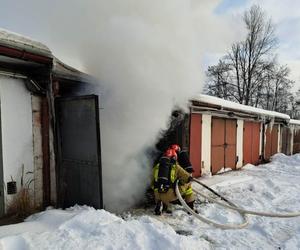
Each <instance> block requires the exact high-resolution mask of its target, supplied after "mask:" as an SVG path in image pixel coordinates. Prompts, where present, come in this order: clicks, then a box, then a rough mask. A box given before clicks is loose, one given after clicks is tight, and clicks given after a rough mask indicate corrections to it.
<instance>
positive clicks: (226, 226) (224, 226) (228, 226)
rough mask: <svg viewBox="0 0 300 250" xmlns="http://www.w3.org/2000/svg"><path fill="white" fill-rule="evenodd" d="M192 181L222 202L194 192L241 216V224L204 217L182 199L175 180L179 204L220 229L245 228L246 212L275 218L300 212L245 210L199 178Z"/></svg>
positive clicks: (288, 216) (286, 216) (291, 215)
mask: <svg viewBox="0 0 300 250" xmlns="http://www.w3.org/2000/svg"><path fill="white" fill-rule="evenodd" d="M192 181H194V182H196V183H198V184H200V185H201V186H203V187H204V188H206V189H208V190H209V191H210V192H212V193H214V194H215V195H216V196H218V197H219V198H221V199H222V200H223V201H225V202H226V203H227V204H226V203H224V202H220V201H218V200H216V199H214V198H211V197H209V196H208V195H206V194H204V193H202V192H200V191H195V193H196V194H198V195H200V196H202V197H204V198H205V199H207V200H208V201H210V202H213V203H216V204H218V205H220V206H223V207H225V208H228V209H231V210H235V211H237V212H238V213H239V214H240V216H241V217H242V218H243V223H241V224H220V223H217V222H215V221H212V220H210V219H207V218H205V217H204V216H202V215H200V214H197V213H196V212H195V211H194V210H193V209H191V208H190V207H189V206H188V205H187V204H186V202H185V201H184V199H183V198H182V196H181V194H180V191H179V188H178V181H177V182H176V187H175V192H176V195H177V197H178V199H179V201H180V203H181V205H182V206H183V207H184V208H185V209H186V210H187V211H188V212H189V213H191V214H192V215H194V216H195V217H196V218H197V219H199V220H201V221H203V222H205V223H207V224H210V225H212V226H215V227H218V228H221V229H241V228H245V227H246V226H247V225H248V224H249V222H248V220H247V216H246V215H247V214H251V215H258V216H264V217H277V218H290V217H297V216H300V212H289V213H271V212H257V211H251V210H247V209H243V208H241V207H239V206H237V205H235V204H234V203H233V202H231V201H229V200H227V199H226V198H224V197H223V196H222V195H220V194H219V193H217V192H216V191H214V190H213V189H211V188H209V187H208V186H206V185H205V184H204V183H202V182H200V181H199V180H197V179H195V178H193V180H192Z"/></svg>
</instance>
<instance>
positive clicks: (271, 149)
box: [265, 125, 278, 160]
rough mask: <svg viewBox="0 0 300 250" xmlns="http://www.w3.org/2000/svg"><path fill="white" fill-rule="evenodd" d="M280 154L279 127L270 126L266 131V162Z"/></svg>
mask: <svg viewBox="0 0 300 250" xmlns="http://www.w3.org/2000/svg"><path fill="white" fill-rule="evenodd" d="M276 153H278V125H273V127H272V130H271V129H270V126H268V128H267V130H266V144H265V160H269V159H270V157H271V156H272V155H274V154H276Z"/></svg>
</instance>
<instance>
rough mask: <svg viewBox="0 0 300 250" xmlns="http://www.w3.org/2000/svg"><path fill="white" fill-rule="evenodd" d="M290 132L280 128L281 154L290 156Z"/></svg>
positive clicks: (287, 129)
mask: <svg viewBox="0 0 300 250" xmlns="http://www.w3.org/2000/svg"><path fill="white" fill-rule="evenodd" d="M291 136H292V135H291V130H290V129H289V128H287V127H282V137H281V139H282V148H281V152H282V153H284V154H286V155H290V154H291Z"/></svg>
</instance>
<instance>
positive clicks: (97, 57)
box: [16, 0, 218, 211]
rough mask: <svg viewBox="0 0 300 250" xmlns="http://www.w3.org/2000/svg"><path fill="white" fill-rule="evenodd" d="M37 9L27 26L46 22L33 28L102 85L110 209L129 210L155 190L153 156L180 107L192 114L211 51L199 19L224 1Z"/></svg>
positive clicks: (37, 4) (75, 3)
mask: <svg viewBox="0 0 300 250" xmlns="http://www.w3.org/2000/svg"><path fill="white" fill-rule="evenodd" d="M30 2H32V6H34V8H33V9H34V13H33V11H32V10H30V9H28V6H31V5H30V4H28V2H26V4H25V3H24V6H19V8H20V9H22V11H23V13H31V14H32V15H29V14H28V15H27V16H26V18H27V19H28V18H29V17H31V18H35V20H38V21H37V22H36V21H35V20H34V21H33V19H32V23H30V25H31V26H30V27H35V28H36V29H40V32H44V33H45V32H46V33H47V34H51V35H50V36H49V35H48V38H47V39H46V40H48V42H47V43H48V44H49V42H50V45H51V44H55V47H56V48H55V49H56V51H57V52H58V56H59V55H63V57H66V55H68V56H67V57H72V56H74V57H76V58H78V60H77V61H78V62H80V64H81V65H82V67H83V69H84V70H86V71H87V72H88V73H90V74H92V75H94V76H95V77H96V78H97V80H98V81H99V93H100V92H101V96H100V98H101V108H102V109H101V111H100V116H101V136H102V138H101V139H102V157H103V158H102V163H103V181H104V183H103V184H104V203H105V206H106V208H108V209H110V210H113V211H121V210H123V209H126V208H128V207H130V206H132V205H133V204H135V203H136V202H137V201H139V200H140V198H141V197H142V196H143V194H144V191H145V188H146V186H147V184H149V176H150V174H151V169H152V166H150V165H149V164H150V162H149V160H148V159H147V156H146V154H145V151H146V150H147V149H148V148H149V147H152V146H153V145H154V143H155V141H156V139H157V136H158V133H159V131H160V130H161V129H165V128H166V127H167V122H168V119H169V117H170V114H171V111H172V109H173V107H174V106H175V105H179V106H182V107H186V105H187V101H188V99H189V98H190V97H191V96H193V95H195V94H196V93H198V92H200V90H201V84H202V82H203V80H202V79H201V71H202V69H201V56H200V54H201V51H203V47H204V46H203V45H202V44H201V39H202V37H201V36H200V39H199V29H197V30H196V29H195V13H196V12H197V13H198V17H199V16H201V8H202V9H203V10H205V7H206V4H207V5H208V6H211V5H212V2H218V1H202V2H203V4H202V5H199V4H198V3H197V2H199V1H193V0H184V1H183V0H163V1H162V0H152V1H149V0H126V1H124V0H112V1H104V0H101V1H95V0H87V1H80V0H72V1H71V0H70V1H58V0H54V1H49V2H51V4H50V3H43V1H37V0H32V1H30ZM22 4H23V3H20V5H22ZM46 5H48V6H46ZM211 8H212V7H211ZM26 9H27V11H26ZM67 10H68V11H67ZM196 10H197V11H196ZM16 16H17V17H18V18H20V16H18V15H16ZM203 16H204V17H205V18H208V15H203ZM197 20H198V21H199V20H200V19H199V18H198V19H197ZM39 25H40V26H39ZM201 25H202V24H201ZM204 25H206V26H207V25H208V23H206V24H204ZM198 27H199V24H198ZM206 29H208V27H206ZM197 32H198V33H197ZM40 36H41V35H40ZM204 38H205V39H206V40H207V37H205V35H203V39H204ZM54 52H55V50H54Z"/></svg>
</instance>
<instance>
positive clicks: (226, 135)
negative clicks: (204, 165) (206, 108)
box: [211, 117, 237, 174]
mask: <svg viewBox="0 0 300 250" xmlns="http://www.w3.org/2000/svg"><path fill="white" fill-rule="evenodd" d="M211 126H212V130H211V173H212V174H216V173H218V172H219V171H220V170H222V169H225V168H231V169H236V160H237V157H236V128H237V122H236V120H235V119H224V118H216V117H214V118H212V123H211Z"/></svg>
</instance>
